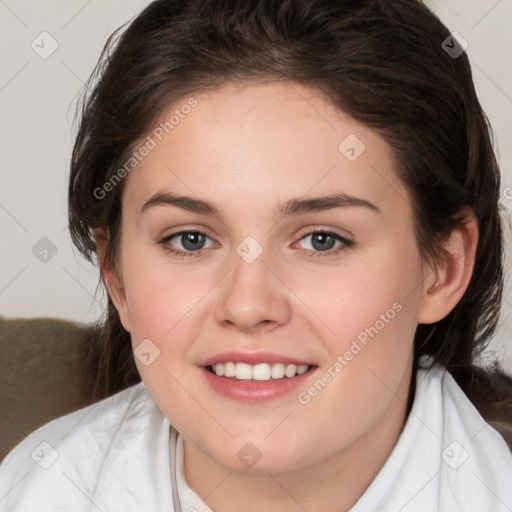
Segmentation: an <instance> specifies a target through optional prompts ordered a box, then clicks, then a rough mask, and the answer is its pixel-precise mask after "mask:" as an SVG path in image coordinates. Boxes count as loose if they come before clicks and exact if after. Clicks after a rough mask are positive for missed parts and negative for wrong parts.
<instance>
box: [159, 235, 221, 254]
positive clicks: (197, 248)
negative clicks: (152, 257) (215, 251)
mask: <svg viewBox="0 0 512 512" xmlns="http://www.w3.org/2000/svg"><path fill="white" fill-rule="evenodd" d="M207 240H210V241H211V242H212V244H211V245H210V246H212V245H214V244H215V242H213V240H211V238H210V237H209V236H208V235H207V234H206V233H203V232H202V231H197V230H193V231H179V232H178V233H172V234H170V235H169V236H166V237H165V238H163V239H162V240H160V241H159V242H158V243H159V244H161V245H162V246H163V247H164V249H165V250H166V251H169V252H171V253H173V254H175V255H176V256H183V257H187V256H195V255H196V254H194V253H200V252H201V251H202V250H203V249H205V248H207V247H205V243H206V241H207ZM180 246H181V247H180Z"/></svg>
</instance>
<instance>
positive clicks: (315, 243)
mask: <svg viewBox="0 0 512 512" xmlns="http://www.w3.org/2000/svg"><path fill="white" fill-rule="evenodd" d="M309 237H311V242H310V243H309V245H310V247H308V248H307V250H310V251H314V252H313V254H311V255H310V256H316V257H318V256H334V255H335V254H338V253H339V252H340V251H342V250H344V249H346V248H348V247H350V246H352V245H353V244H354V242H352V241H351V240H348V239H347V238H345V237H343V236H341V235H338V234H336V233H332V232H331V231H323V230H315V231H312V232H311V233H307V234H306V235H304V236H303V237H302V238H301V239H300V241H302V240H306V239H307V238H309ZM300 241H299V242H300ZM299 242H297V243H299ZM337 242H338V244H339V245H338V247H337V248H336V249H333V248H334V247H335V245H336V243H337Z"/></svg>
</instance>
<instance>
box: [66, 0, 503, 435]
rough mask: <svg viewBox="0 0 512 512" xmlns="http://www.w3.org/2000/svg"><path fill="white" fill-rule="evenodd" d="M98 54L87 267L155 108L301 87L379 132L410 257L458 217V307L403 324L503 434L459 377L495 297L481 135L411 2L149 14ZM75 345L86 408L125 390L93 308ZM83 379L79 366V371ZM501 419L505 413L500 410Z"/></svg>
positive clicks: (126, 380) (495, 391) (492, 184)
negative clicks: (90, 325) (401, 207)
mask: <svg viewBox="0 0 512 512" xmlns="http://www.w3.org/2000/svg"><path fill="white" fill-rule="evenodd" d="M123 28H124V27H121V28H120V29H118V30H117V31H116V32H114V33H113V34H112V35H111V36H110V37H109V39H108V41H107V43H106V44H105V48H104V50H103V53H102V55H101V57H100V60H99V62H98V64H97V66H96V68H95V70H94V72H93V74H92V75H91V77H90V79H89V81H88V83H87V84H86V88H85V92H84V96H83V99H82V103H81V111H80V124H79V130H78V134H77V137H76V142H75V146H74V150H73V155H72V161H71V177H70V184H69V226H70V232H71V237H72V240H73V242H74V244H75V245H76V246H77V248H78V249H79V250H80V251H81V252H82V254H84V256H85V257H86V258H88V259H89V260H90V261H92V260H93V255H94V253H96V245H95V241H94V230H95V229H97V228H103V229H105V230H106V232H107V233H108V238H109V241H108V246H107V252H106V260H107V262H108V264H109V265H111V266H112V268H114V269H115V268H116V260H117V256H118V241H119V232H120V222H121V195H122V191H123V183H124V182H121V183H120V184H119V186H117V187H114V189H113V190H112V191H110V192H108V193H106V194H105V197H103V198H101V199H99V198H98V197H97V194H95V190H96V191H97V190H98V189H99V188H101V187H102V186H103V184H104V183H105V182H107V181H108V180H109V179H111V178H112V176H113V175H114V174H115V172H116V171H117V170H118V169H119V168H120V167H121V166H122V165H123V163H124V162H125V161H126V160H127V158H128V157H129V155H130V154H131V152H133V150H134V148H135V147H136V145H137V144H138V142H139V141H140V140H141V138H142V137H144V136H145V135H147V133H149V132H150V131H151V129H152V127H153V126H154V123H155V122H156V120H157V119H158V116H159V115H160V113H161V112H162V109H163V108H164V107H167V106H168V105H169V104H171V103H173V102H174V101H177V100H178V99H181V98H183V97H185V96H187V95H189V96H190V95H192V94H194V92H202V91H205V90H213V89H216V88H218V87H220V86H221V85H223V84H226V83H228V82H248V81H256V82H263V81H272V80H288V81H294V82H298V83H302V84H307V85H311V86H314V87H315V88H316V90H318V91H319V92H320V91H321V92H322V94H324V95H325V96H326V97H327V98H328V99H329V100H330V101H331V102H332V103H333V104H334V105H335V106H337V107H339V108H340V109H341V110H343V111H345V112H347V113H348V114H349V115H351V116H352V117H353V118H354V119H356V120H358V121H360V122H362V123H364V124H366V125H367V126H369V127H370V128H372V129H374V130H375V131H376V132H378V133H379V134H381V135H382V136H383V137H384V139H385V140H386V141H387V142H388V144H389V145H390V146H391V147H392V149H393V150H394V153H395V156H396V160H397V162H398V169H397V172H398V174H399V176H400V178H401V179H402V181H403V182H404V184H405V186H406V187H407V189H408V190H409V192H410V196H411V198H412V202H413V207H414V215H415V229H416V238H417V242H418V246H419V248H420V251H421V254H422V256H423V257H424V258H425V259H433V258H435V257H439V256H440V255H441V254H442V242H443V241H444V240H445V239H446V237H447V236H448V235H449V233H450V232H451V230H452V229H453V228H454V227H455V226H457V225H458V224H460V223H461V222H464V219H463V218H461V216H460V212H461V210H462V208H463V207H465V206H469V207H470V208H472V210H473V212H474V214H475V216H476V218H477V220H478V225H479V241H478V247H477V254H476V261H475V267H474V272H473V275H472V278H471V281H470V283H469V287H468V289H467V290H466V293H465V294H464V296H463V298H462V299H461V300H460V302H459V303H458V304H457V306H456V307H455V308H454V309H453V311H451V313H450V314H449V315H447V316H446V317H445V318H444V319H442V320H441V321H439V322H437V323H436V324H435V325H421V324H420V325H419V326H418V328H417V332H416V335H415V340H414V341H415V348H416V353H415V369H416V368H417V365H418V359H419V357H420V356H421V355H423V354H430V355H432V356H433V360H434V362H435V363H439V364H441V365H443V366H444V367H446V368H447V369H448V370H449V371H450V372H451V373H452V374H453V376H454V377H455V379H456V380H457V382H458V383H459V385H460V386H461V387H462V388H463V389H464V391H465V392H466V394H467V395H468V396H469V397H470V398H471V400H472V401H473V403H475V405H476V406H477V407H479V409H480V411H481V412H482V414H483V415H484V417H485V418H486V419H487V421H489V422H491V423H493V424H494V425H495V426H497V428H499V429H500V430H501V432H502V433H503V435H504V436H509V435H510V434H509V433H508V431H507V429H509V430H510V426H507V425H509V423H510V421H511V418H512V406H511V405H510V401H511V400H510V396H511V395H510V390H511V389H512V381H511V380H510V379H509V378H508V377H506V376H505V375H504V374H503V373H502V372H501V371H500V370H499V368H498V367H497V366H496V367H495V368H494V369H492V370H489V371H488V370H484V369H480V368H478V367H477V366H475V364H474V361H475V358H476V357H477V356H478V355H479V354H480V353H481V352H482V350H483V349H484V348H485V346H486V344H487V343H488V341H489V339H490V337H491V335H492V334H493V333H494V332H495V329H496V325H497V321H498V315H499V309H500V304H501V298H502V290H503V269H502V267H503V263H502V259H503V254H502V233H501V225H500V216H499V205H498V200H499V193H500V173H499V168H498V165H497V162H496V158H495V155H494V151H493V147H492V143H491V134H490V127H489V125H488V121H487V118H486V116H485V114H484V113H483V111H482V109H481V106H480V104H479V101H478V99H477V95H476V92H475V88H474V84H473V80H472V75H471V69H470V65H469V61H468V58H467V56H466V54H465V53H462V54H461V55H460V56H457V57H455V55H453V54H450V53H449V52H447V51H445V49H446V46H445V47H444V48H443V42H444V41H446V40H448V41H451V42H450V46H452V47H453V46H455V48H456V49H458V48H459V46H458V44H457V42H456V40H453V41H452V40H451V39H448V38H450V32H449V30H448V29H447V28H446V27H445V26H444V25H443V24H442V23H441V21H440V20H439V19H438V18H437V17H436V16H435V15H434V14H433V13H432V12H431V11H430V10H429V9H428V8H427V7H426V6H425V5H424V4H423V3H422V2H420V1H419V0H394V1H392V2H390V1H388V0H358V1H355V0H315V1H312V0H283V1H279V2H276V1H273V0H254V1H246V0H189V1H183V0H157V1H155V2H153V3H151V4H150V5H149V6H148V7H146V8H145V9H144V11H143V12H142V13H141V14H140V15H138V16H137V17H136V18H135V19H134V20H133V21H132V22H131V23H130V24H129V26H128V28H127V29H126V30H125V31H124V32H122V29H123ZM96 329H97V332H96V334H97V338H96V339H95V340H94V339H93V340H90V341H89V342H88V344H87V347H86V349H85V350H86V352H87V354H88V359H87V360H88V361H89V363H88V364H89V366H88V367H89V369H90V371H93V370H94V369H96V370H95V371H96V372H97V378H96V381H95V390H94V393H95V397H96V398H102V397H104V396H107V395H109V394H112V393H114V392H116V391H119V390H120V389H122V388H124V387H126V386H128V385H130V384H133V383H135V382H137V381H138V380H140V377H139V375H138V373H137V370H136V367H135V364H134V360H133V354H132V349H131V343H130V336H129V333H127V332H126V331H125V330H124V328H123V327H122V325H121V323H120V320H119V317H118V314H117V311H116V309H115V307H114V305H113V303H112V301H111V300H110V298H108V307H107V312H106V318H105V319H104V321H103V322H102V323H101V324H98V325H97V326H96ZM86 366H87V365H86ZM505 406H506V407H505Z"/></svg>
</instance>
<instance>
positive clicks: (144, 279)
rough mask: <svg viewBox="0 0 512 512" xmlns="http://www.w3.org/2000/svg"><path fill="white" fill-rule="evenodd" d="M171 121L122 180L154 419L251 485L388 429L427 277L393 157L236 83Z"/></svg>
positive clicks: (366, 134) (339, 124)
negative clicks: (256, 475)
mask: <svg viewBox="0 0 512 512" xmlns="http://www.w3.org/2000/svg"><path fill="white" fill-rule="evenodd" d="M185 105H190V108H185V107H184V106H185ZM176 110H178V113H177V112H176ZM173 115H174V117H175V119H174V120H173V121H171V123H172V128H169V126H170V125H169V124H168V125H167V131H168V133H166V131H165V130H162V127H161V126H162V125H160V129H155V130H154V131H152V132H151V133H150V134H148V135H149V137H150V139H151V141H152V142H149V140H150V139H148V138H147V137H144V138H143V142H145V144H146V146H147V147H148V148H149V149H148V151H144V153H146V155H145V156H144V157H143V158H142V159H141V161H140V162H139V163H138V164H137V165H136V167H135V168H134V169H133V170H132V171H131V172H130V174H129V176H128V177H127V178H125V179H126V180H127V181H126V183H125V189H124V191H123V199H122V229H121V243H120V255H121V266H120V273H121V276H122V281H121V288H120V289H119V290H118V291H117V292H116V294H115V295H116V299H115V303H116V306H117V308H118V311H119V313H120V316H121V319H122V322H123V325H124V326H125V328H126V329H127V330H129V331H130V333H131V337H132V342H133V347H134V349H135V354H136V355H137V357H136V363H137V366H138V369H139V372H140V374H141V377H142V379H143V381H144V383H145V385H146V387H147V388H148V390H149V392H150V393H151V395H152V396H153V398H154V400H155V401H156V403H157V404H158V406H159V407H160V409H161V410H162V412H163V413H164V414H165V415H166V416H167V417H168V418H169V420H170V421H171V423H172V424H174V425H175V427H176V428H177V429H178V430H179V431H180V432H181V433H182V435H183V436H184V438H185V440H186V442H187V443H189V444H190V445H191V446H192V445H193V446H194V447H196V448H197V449H198V450H200V451H201V453H203V454H204V455H205V456H207V457H208V458H209V459H211V460H213V461H216V462H217V463H219V464H222V465H224V466H227V467H229V468H235V469H238V470H247V471H257V470H258V471H287V470H294V469H299V468H303V467H306V466H308V465H312V464H315V463H318V462H319V461H322V460H325V459H327V458H329V457H333V456H335V455H336V454H339V453H343V451H344V450H345V451H346V450H348V449H350V447H351V446H354V445H356V444H357V443H358V442H361V440H362V439H363V438H365V436H368V435H369V433H371V432H376V431H377V430H379V429H381V427H384V425H387V426H389V425H392V424H393V422H395V424H396V425H398V424H399V423H400V422H401V421H402V420H403V417H404V409H405V405H404V403H405V402H406V400H407V393H408V389H409V382H410V376H411V365H412V343H413V336H414V332H415V328H416V326H417V323H418V314H419V311H420V308H421V302H422V291H423V288H422V282H423V278H424V275H425V274H424V272H425V269H424V267H423V264H422V261H421V258H420V255H419V251H418V247H417V245H416V242H415V238H414V226H413V212H412V208H411V202H410V199H409V196H408V194H407V192H406V190H405V188H404V186H403V185H402V183H401V182H400V181H399V179H398V177H397V174H396V169H395V165H396V164H395V162H394V160H393V155H392V152H391V149H390V147H389V146H388V145H387V144H386V143H385V141H384V140H383V139H382V138H381V137H380V136H379V135H377V134H376V133H374V132H372V131H371V130H370V129H368V128H367V127H365V126H363V125H361V124H359V123H358V122H356V121H354V120H353V119H351V118H350V117H348V116H347V115H345V114H344V113H343V112H340V111H339V110H338V109H336V108H335V107H334V106H332V105H330V104H329V103H328V102H326V101H324V100H323V99H322V98H321V96H320V94H319V93H318V91H315V90H312V89H309V88H307V87H305V86H300V85H297V84H293V85H292V84H290V83H280V82H279V83H272V84H260V85H246V86H244V87H240V86H239V87H235V86H234V85H229V86H225V87H223V88H222V89H219V90H217V91H215V92H208V93H202V94H198V95H195V96H194V98H193V99H190V98H184V99H183V101H181V102H177V103H176V104H173V105H172V106H170V107H169V109H168V110H167V111H166V112H163V113H162V118H161V121H162V123H164V122H166V121H169V120H170V119H171V117H172V116H173ZM157 134H158V136H157ZM160 139H161V140H160ZM111 291H112V290H111ZM111 295H112V293H111ZM141 344H142V345H141ZM215 372H217V373H218V375H217V374H215ZM233 373H234V374H235V376H231V375H233ZM283 373H284V376H283ZM226 375H229V376H226ZM374 437H375V436H374ZM248 443H249V444H248ZM248 457H253V458H255V459H258V458H259V460H258V461H257V464H254V467H251V466H252V465H251V464H250V463H249V458H248Z"/></svg>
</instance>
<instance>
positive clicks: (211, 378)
mask: <svg viewBox="0 0 512 512" xmlns="http://www.w3.org/2000/svg"><path fill="white" fill-rule="evenodd" d="M200 369H201V371H202V372H203V374H204V376H205V378H206V380H207V381H208V384H209V385H210V386H211V388H212V389H213V390H214V391H216V392H217V393H219V394H221V395H223V396H225V397H227V398H231V399H234V400H240V401H243V402H261V401H264V400H272V399H273V398H278V397H281V396H284V395H286V394H288V393H291V392H292V391H294V390H296V389H297V388H298V387H299V386H300V385H301V384H303V383H304V381H305V379H307V378H308V377H309V376H310V375H311V374H312V373H313V372H314V370H315V368H312V369H310V370H308V371H307V372H306V373H303V374H302V375H297V376H295V377H291V378H290V377H284V378H282V379H270V380H262V381H253V380H236V379H232V378H226V377H217V375H215V374H213V373H211V372H210V371H208V369H207V368H205V367H201V368H200Z"/></svg>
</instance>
